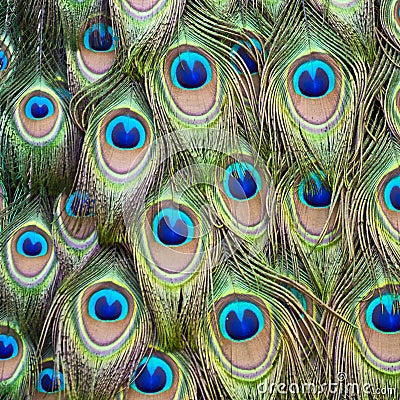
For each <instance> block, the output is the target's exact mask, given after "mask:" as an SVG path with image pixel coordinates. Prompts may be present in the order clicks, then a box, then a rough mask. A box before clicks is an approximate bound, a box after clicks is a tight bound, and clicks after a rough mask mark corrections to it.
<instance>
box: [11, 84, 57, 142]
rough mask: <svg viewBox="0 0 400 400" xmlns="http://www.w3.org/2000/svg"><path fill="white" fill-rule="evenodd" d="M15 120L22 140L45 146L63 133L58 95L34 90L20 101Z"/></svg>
mask: <svg viewBox="0 0 400 400" xmlns="http://www.w3.org/2000/svg"><path fill="white" fill-rule="evenodd" d="M15 120H16V123H17V126H18V128H19V133H20V135H21V136H22V138H23V139H24V140H25V141H27V142H28V143H30V144H32V145H35V146H44V145H46V144H47V143H49V142H50V141H52V140H53V139H54V138H55V137H56V136H57V134H58V133H59V132H63V130H62V129H60V128H61V127H62V123H63V122H64V120H63V113H62V111H61V107H60V103H59V100H58V97H57V95H56V94H55V93H54V92H50V90H49V92H47V91H44V90H42V89H37V90H32V91H31V92H30V93H28V94H24V95H23V96H22V97H21V99H20V100H19V104H18V106H17V110H16V112H15Z"/></svg>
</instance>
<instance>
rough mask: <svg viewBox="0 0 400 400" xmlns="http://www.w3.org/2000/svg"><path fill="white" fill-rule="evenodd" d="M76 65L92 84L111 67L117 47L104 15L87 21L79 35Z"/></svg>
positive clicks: (115, 39) (116, 38)
mask: <svg viewBox="0 0 400 400" xmlns="http://www.w3.org/2000/svg"><path fill="white" fill-rule="evenodd" d="M78 40H79V45H78V51H77V53H76V63H77V66H78V68H79V70H80V72H81V73H82V75H83V76H84V77H85V78H86V79H87V80H89V81H90V82H94V81H96V80H98V79H99V78H101V77H102V76H103V75H105V74H106V73H107V72H108V71H109V69H110V68H111V67H112V65H113V64H114V61H115V57H116V50H117V47H118V37H117V36H116V35H115V34H114V31H113V28H112V26H111V21H110V20H109V18H107V17H106V16H104V15H101V16H96V17H94V18H91V19H89V21H87V23H86V24H84V26H83V27H82V29H81V31H80V34H79V39H78Z"/></svg>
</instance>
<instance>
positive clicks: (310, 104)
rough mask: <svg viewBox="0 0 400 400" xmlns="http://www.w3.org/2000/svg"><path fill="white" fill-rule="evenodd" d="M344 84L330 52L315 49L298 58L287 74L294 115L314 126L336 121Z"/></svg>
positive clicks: (290, 106)
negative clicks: (325, 52)
mask: <svg viewBox="0 0 400 400" xmlns="http://www.w3.org/2000/svg"><path fill="white" fill-rule="evenodd" d="M343 85H344V83H343V76H342V72H341V69H340V67H339V65H338V63H337V62H336V61H335V60H334V59H333V58H332V57H331V56H330V55H328V54H324V53H317V52H313V53H311V54H309V55H306V56H303V57H300V58H298V59H297V60H295V61H294V62H293V63H292V65H291V66H290V67H289V70H288V75H287V88H288V92H289V99H288V101H289V108H290V110H291V113H292V115H293V117H294V118H295V119H300V120H303V121H305V123H306V124H311V125H315V126H326V125H327V124H329V125H330V124H334V123H335V121H336V120H337V119H338V117H339V116H340V115H341V114H342V108H343V106H342V102H343V96H344V86H343ZM307 126H308V125H307ZM310 129H311V128H310ZM315 129H316V128H314V130H315Z"/></svg>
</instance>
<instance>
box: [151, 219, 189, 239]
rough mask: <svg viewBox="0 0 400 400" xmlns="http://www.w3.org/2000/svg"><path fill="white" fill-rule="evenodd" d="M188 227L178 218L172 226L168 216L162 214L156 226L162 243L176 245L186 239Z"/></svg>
mask: <svg viewBox="0 0 400 400" xmlns="http://www.w3.org/2000/svg"><path fill="white" fill-rule="evenodd" d="M188 234H189V229H188V227H187V225H186V224H185V222H184V221H182V220H181V219H180V218H178V219H177V220H176V222H175V225H174V226H172V224H171V221H170V218H169V217H168V216H164V217H162V218H161V219H160V221H159V223H158V227H157V235H158V238H159V239H160V241H161V242H162V243H164V244H165V245H167V246H177V245H180V244H182V243H183V242H185V241H186V239H187V237H188Z"/></svg>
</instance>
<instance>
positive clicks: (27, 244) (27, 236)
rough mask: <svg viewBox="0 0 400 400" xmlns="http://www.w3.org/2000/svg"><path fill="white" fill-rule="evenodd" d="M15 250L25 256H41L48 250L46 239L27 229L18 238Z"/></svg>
mask: <svg viewBox="0 0 400 400" xmlns="http://www.w3.org/2000/svg"><path fill="white" fill-rule="evenodd" d="M17 251H18V253H19V254H21V255H22V256H25V257H43V256H45V255H46V254H47V252H48V245H47V241H46V239H45V238H44V236H43V235H41V234H40V233H38V232H35V231H27V232H24V233H23V234H22V235H21V236H20V237H19V238H18V240H17Z"/></svg>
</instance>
